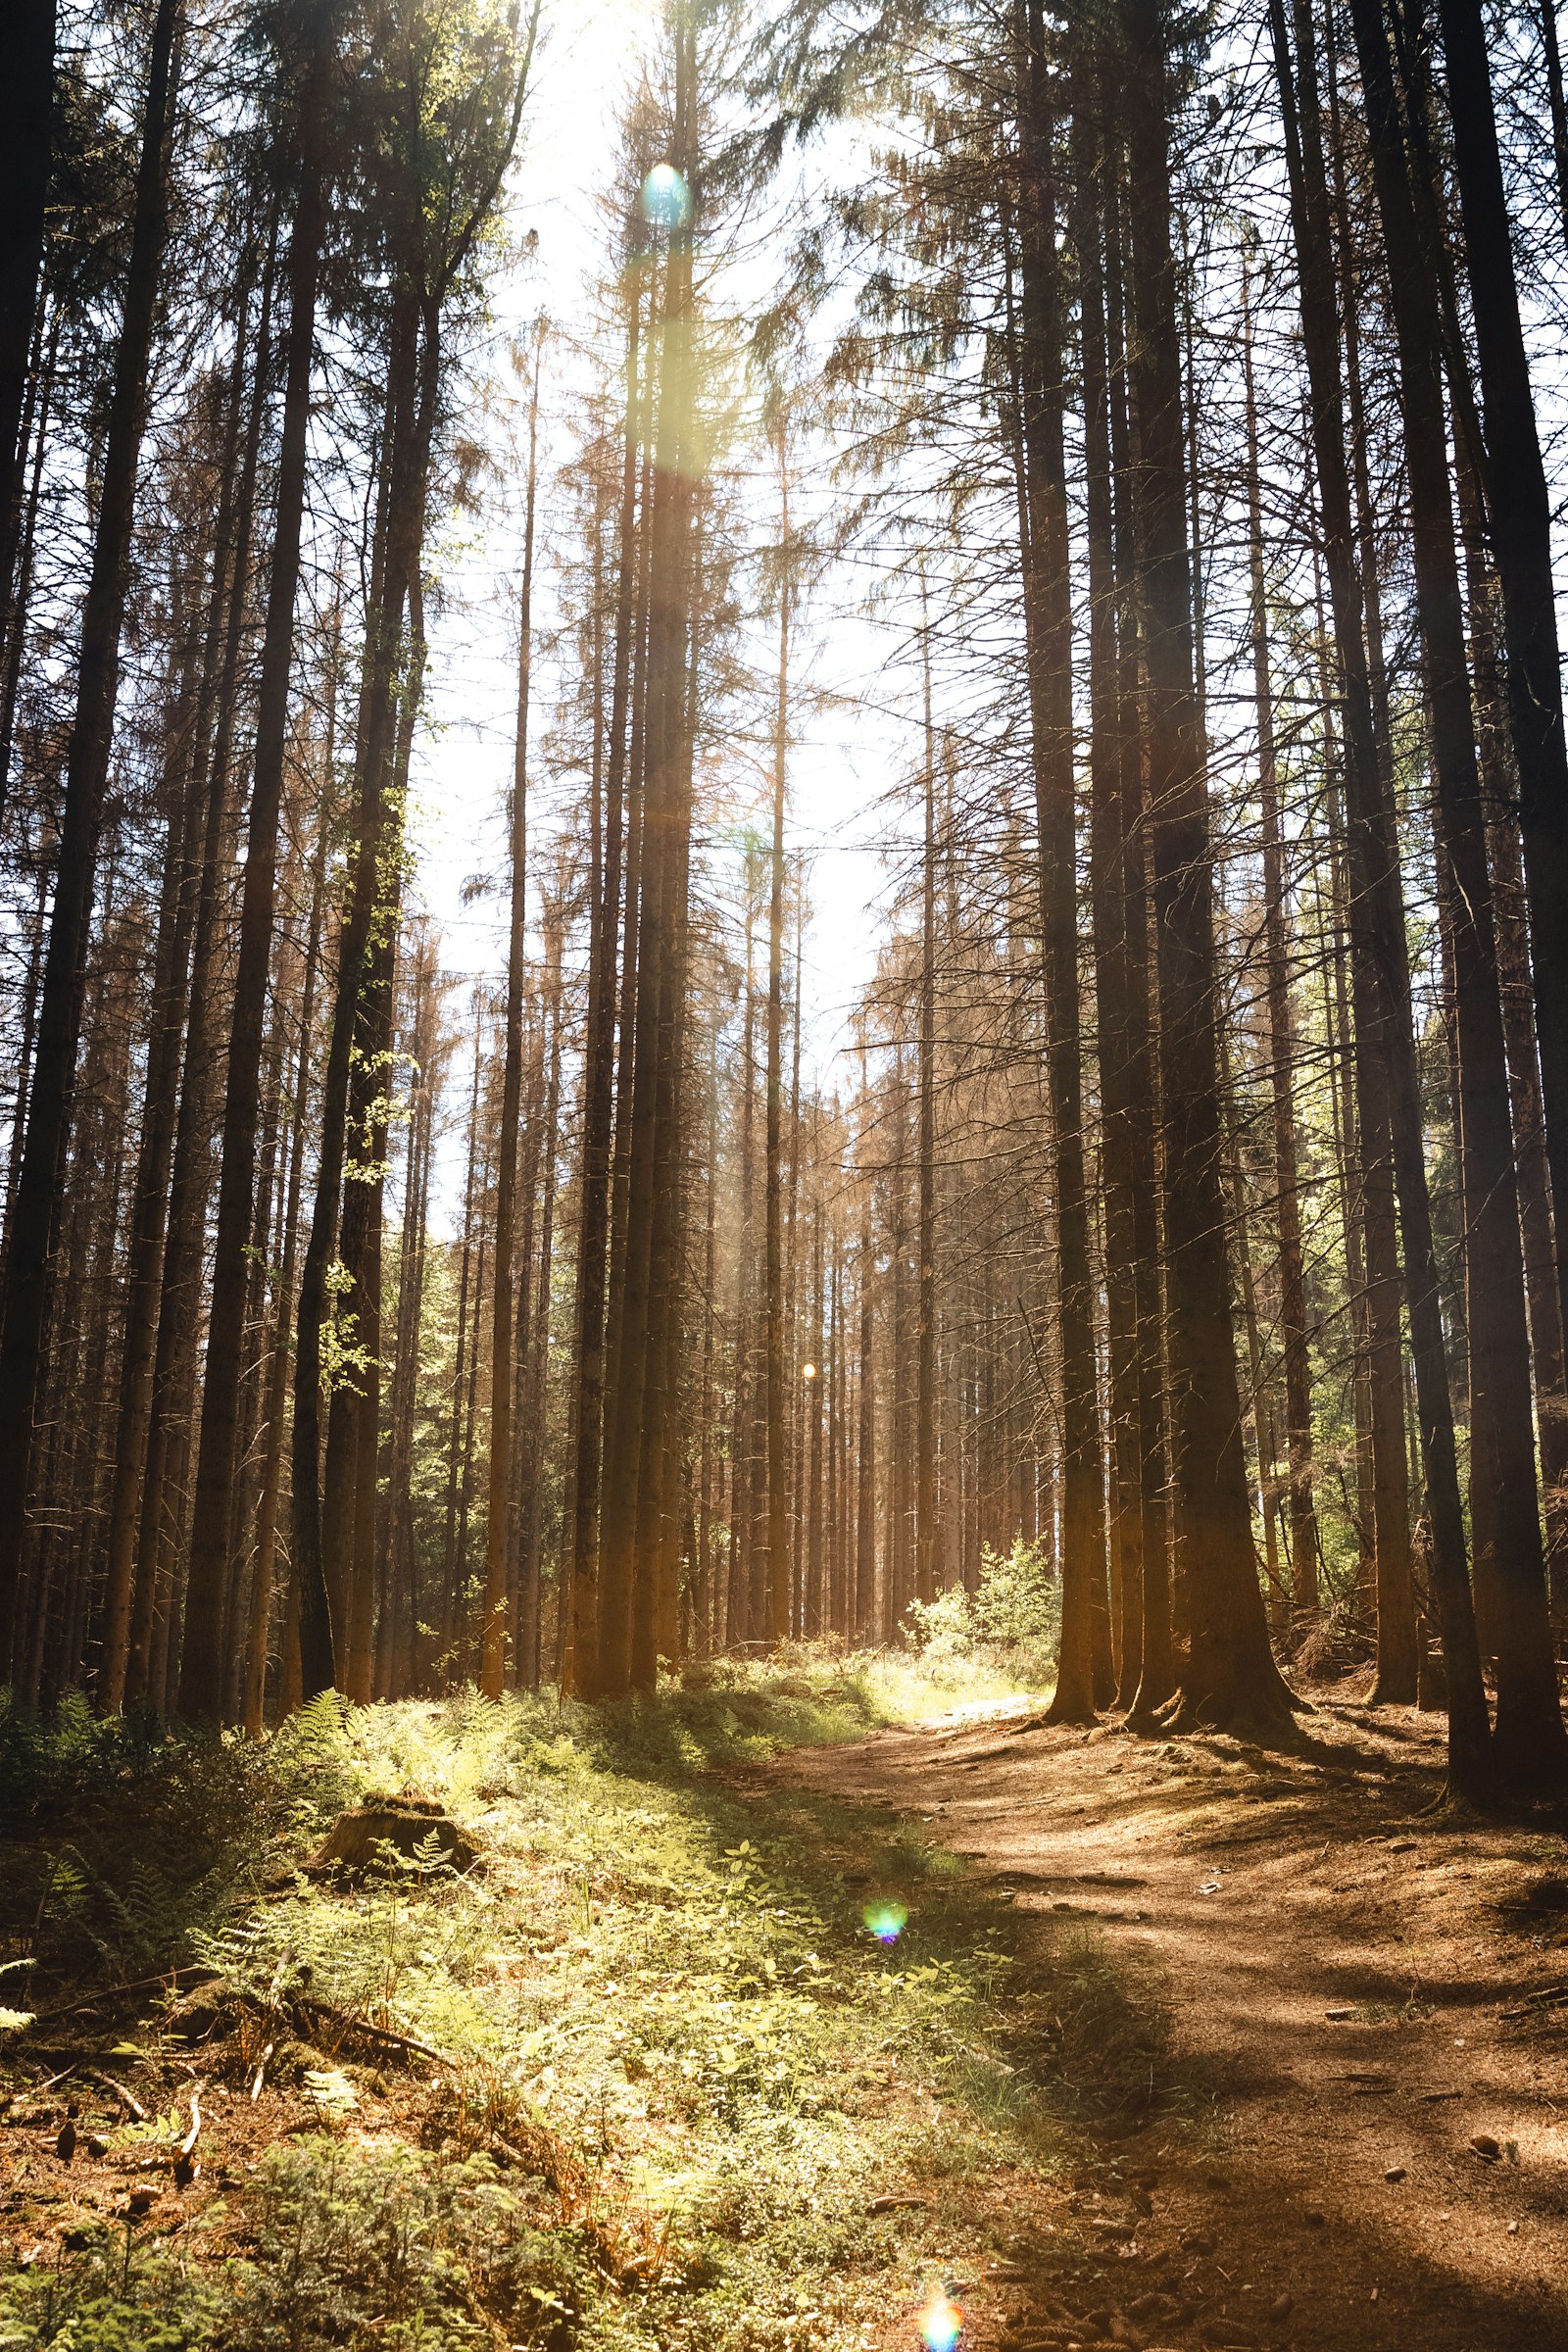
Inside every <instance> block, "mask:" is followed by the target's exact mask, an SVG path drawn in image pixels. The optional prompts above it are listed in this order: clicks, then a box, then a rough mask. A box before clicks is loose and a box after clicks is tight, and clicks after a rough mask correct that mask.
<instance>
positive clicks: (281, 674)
mask: <svg viewBox="0 0 1568 2352" xmlns="http://www.w3.org/2000/svg"><path fill="white" fill-rule="evenodd" d="M334 32H335V23H334V19H333V16H332V14H331V12H330V10H329V9H328V8H327V7H325V6H322V7H319V8H316V9H313V10H311V11H310V12H309V13H308V14H307V16H306V17H305V19H304V22H303V26H302V38H303V41H304V56H303V71H304V78H303V82H302V85H301V92H300V99H299V111H298V115H297V118H296V122H295V126H294V144H295V150H296V153H297V156H298V160H299V168H300V181H299V193H298V195H297V197H296V200H295V207H294V222H293V228H292V232H291V235H290V240H289V257H288V270H287V283H288V299H289V324H288V357H287V362H286V372H285V378H284V391H283V419H282V432H281V437H280V442H279V449H278V467H277V506H276V514H275V518H274V524H273V536H272V562H271V573H270V581H269V587H268V603H267V626H266V633H265V636H264V638H263V643H262V664H261V683H260V690H259V694H258V700H257V709H256V745H255V755H254V768H253V773H252V783H251V798H250V810H249V818H248V825H247V832H246V853H245V889H244V895H243V898H242V900H241V905H240V942H239V960H238V964H237V967H236V970H235V974H234V1010H233V1019H232V1023H231V1026H230V1030H229V1050H228V1076H227V1084H226V1088H225V1093H224V1102H223V1129H222V1153H221V1169H220V1175H219V1195H218V1232H217V1237H216V1240H215V1245H214V1258H213V1280H212V1295H211V1312H210V1316H209V1322H208V1349H207V1369H206V1382H205V1389H204V1394H203V1399H202V1416H201V1448H200V1453H199V1456H198V1460H197V1471H196V1500H195V1507H194V1512H193V1518H192V1527H191V1562H190V1580H189V1601H188V1604H187V1623H186V1631H185V1645H184V1651H183V1656H182V1661H181V1668H180V1679H179V1706H180V1712H181V1713H182V1714H185V1715H188V1716H191V1717H194V1718H197V1719H202V1718H207V1719H211V1718H213V1717H214V1716H216V1715H217V1713H218V1712H219V1708H220V1705H221V1678H222V1658H221V1623H222V1620H221V1608H222V1595H223V1588H224V1583H225V1574H224V1571H225V1567H226V1559H227V1544H228V1523H229V1504H230V1499H231V1496H232V1492H233V1479H234V1430H235V1419H236V1409H237V1406H238V1401H239V1371H240V1355H239V1346H240V1336H241V1333H240V1325H241V1320H242V1316H243V1311H244V1296H245V1281H246V1244H247V1242H248V1241H249V1239H250V1226H251V1210H252V1198H253V1191H254V1186H255V1177H256V1169H255V1156H256V1128H257V1119H258V1114H259V1110H260V1084H261V1057H262V1028H263V1022H264V1019H265V1015H266V1007H267V978H268V970H269V967H270V961H271V952H272V912H273V903H274V898H275V893H276V884H277V837H278V818H279V814H280V811H281V809H282V795H283V771H284V760H285V753H286V748H287V741H288V705H289V683H290V679H291V677H292V674H293V667H294V661H293V656H294V601H295V592H296V590H297V587H298V584H299V572H300V542H301V534H302V526H303V522H304V515H305V473H306V456H307V441H308V437H309V431H310V406H311V375H312V367H313V361H314V357H315V343H316V300H317V286H318V282H319V274H320V262H321V241H322V237H323V235H324V233H325V226H326V173H325V155H324V147H325V139H326V110H327V98H328V87H329V79H330V74H331V69H332V63H333V58H334V55H335V44H334V38H333V36H334ZM297 1565H298V1566H299V1567H300V1570H301V1573H302V1578H304V1577H305V1576H306V1573H307V1569H308V1563H297ZM301 1603H302V1606H301V1618H300V1635H301V1644H302V1648H303V1651H304V1656H305V1674H306V1684H307V1695H310V1694H311V1692H313V1691H315V1690H316V1689H318V1688H319V1687H321V1685H320V1669H321V1666H322V1664H323V1663H324V1659H323V1655H322V1652H323V1646H324V1650H325V1652H326V1653H328V1654H329V1652H330V1647H331V1635H330V1630H329V1629H328V1628H327V1627H326V1625H325V1622H324V1615H325V1613H324V1608H323V1607H322V1606H321V1603H320V1599H319V1595H318V1594H317V1593H315V1592H314V1591H313V1589H312V1586H311V1584H310V1582H309V1581H302V1585H301ZM330 1679H331V1678H330V1676H329V1675H328V1676H327V1681H328V1682H329V1681H330Z"/></svg>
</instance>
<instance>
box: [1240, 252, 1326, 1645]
mask: <svg viewBox="0 0 1568 2352" xmlns="http://www.w3.org/2000/svg"><path fill="white" fill-rule="evenodd" d="M1242 282H1243V295H1242V303H1243V332H1242V359H1243V366H1244V372H1245V377H1246V385H1247V515H1248V542H1249V566H1250V583H1249V584H1250V590H1251V605H1252V611H1251V631H1252V699H1253V706H1254V709H1255V711H1256V718H1257V787H1258V801H1259V809H1260V814H1261V819H1262V832H1263V952H1264V960H1265V965H1266V969H1267V975H1268V1028H1269V1081H1270V1093H1271V1096H1272V1099H1273V1109H1274V1172H1275V1186H1276V1191H1275V1201H1276V1209H1275V1214H1276V1216H1277V1218H1278V1221H1279V1237H1280V1257H1279V1279H1280V1352H1281V1354H1282V1356H1283V1358H1284V1364H1285V1444H1286V1450H1287V1454H1288V1457H1289V1462H1290V1509H1291V1594H1292V1597H1293V1599H1294V1600H1295V1602H1296V1606H1297V1607H1298V1608H1299V1609H1301V1610H1306V1611H1309V1612H1312V1613H1315V1612H1316V1609H1317V1606H1318V1586H1317V1549H1318V1537H1317V1523H1316V1515H1315V1512H1314V1509H1313V1503H1312V1398H1311V1388H1310V1382H1309V1375H1308V1368H1307V1352H1306V1279H1305V1274H1304V1271H1303V1267H1302V1259H1301V1197H1300V1182H1299V1173H1298V1167H1297V1152H1296V1044H1295V1025H1294V1022H1293V1019H1292V1012H1291V983H1290V947H1289V942H1288V939H1287V913H1286V889H1285V847H1284V841H1283V837H1282V834H1281V830H1280V789H1279V768H1278V763H1277V760H1276V755H1275V744H1274V690H1273V685H1272V682H1271V680H1270V677H1269V655H1268V602H1267V586H1266V581H1265V578H1264V570H1263V512H1262V493H1261V490H1260V487H1259V481H1258V448H1257V394H1256V387H1255V384H1254V381H1253V371H1252V329H1251V281H1250V263H1247V264H1244V270H1243V281H1242Z"/></svg>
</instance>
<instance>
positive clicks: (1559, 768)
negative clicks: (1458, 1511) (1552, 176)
mask: <svg viewBox="0 0 1568 2352" xmlns="http://www.w3.org/2000/svg"><path fill="white" fill-rule="evenodd" d="M1550 4H1551V0H1546V5H1547V6H1548V7H1549V6H1550ZM1439 15H1440V17H1441V20H1442V24H1443V43H1444V48H1445V49H1446V53H1447V60H1448V74H1447V81H1446V98H1447V109H1448V120H1449V122H1450V123H1451V124H1452V127H1453V159H1454V166H1455V172H1456V175H1457V178H1458V182H1459V209H1460V215H1461V218H1462V220H1463V223H1464V243H1465V256H1466V260H1467V263H1468V266H1469V268H1468V274H1469V280H1470V305H1471V318H1472V321H1473V325H1474V331H1475V348H1476V357H1477V360H1478V361H1479V364H1480V374H1481V396H1482V404H1483V412H1484V429H1485V447H1486V470H1487V477H1488V489H1489V492H1490V496H1489V499H1488V510H1489V515H1490V519H1491V523H1492V537H1493V545H1494V547H1495V553H1496V562H1497V582H1498V586H1499V587H1500V589H1501V591H1502V613H1503V630H1504V636H1505V639H1506V644H1507V654H1508V664H1507V666H1508V708H1509V713H1510V716H1511V718H1512V721H1513V745H1514V760H1515V764H1516V767H1517V770H1518V783H1519V810H1520V818H1521V822H1522V826H1523V832H1524V853H1525V876H1526V882H1527V885H1528V889H1529V897H1530V913H1531V950H1532V958H1533V964H1534V970H1535V982H1536V1032H1537V1037H1538V1039H1539V1041H1540V1051H1541V1077H1542V1093H1543V1098H1544V1104H1545V1113H1546V1159H1547V1164H1548V1166H1549V1168H1550V1171H1551V1194H1552V1208H1553V1211H1554V1216H1555V1223H1556V1229H1557V1232H1558V1234H1559V1236H1561V1235H1562V1234H1564V1233H1568V938H1565V937H1564V926H1563V921H1562V909H1563V907H1564V904H1565V903H1568V736H1565V734H1564V728H1563V700H1562V663H1561V656H1560V650H1559V647H1558V642H1557V605H1556V588H1555V582H1554V579H1553V574H1552V552H1551V520H1552V515H1551V494H1550V492H1549V490H1548V488H1547V484H1546V471H1545V467H1544V465H1543V463H1542V457H1541V438H1540V434H1539V432H1538V430H1537V424H1536V407H1535V400H1534V397H1533V394H1532V391H1531V385H1530V365H1529V361H1528V358H1527V356H1526V352H1525V342H1524V333H1523V329H1522V327H1521V324H1520V319H1519V293H1518V287H1517V285H1516V283H1515V278H1514V266H1513V238H1512V234H1511V230H1510V225H1509V221H1508V206H1507V198H1506V195H1505V193H1504V189H1503V180H1502V166H1501V162H1500V159H1499V157H1498V153H1497V125H1496V119H1495V113H1494V109H1493V101H1492V73H1491V66H1490V63H1489V60H1488V55H1487V39H1486V30H1485V26H1484V24H1483V20H1482V14H1481V6H1480V0H1440V6H1439ZM1553 31H1555V27H1553ZM1557 1286H1558V1300H1559V1311H1560V1317H1561V1321H1562V1323H1563V1326H1564V1328H1565V1329H1568V1250H1564V1249H1563V1248H1562V1246H1561V1244H1560V1242H1559V1248H1558V1265H1557ZM1499 1707H1500V1692H1499ZM1502 1730H1503V1727H1502V1724H1501V1722H1500V1719H1499V1724H1498V1733H1499V1738H1501V1736H1502ZM1551 1737H1552V1740H1553V1744H1555V1735H1552V1736H1551Z"/></svg>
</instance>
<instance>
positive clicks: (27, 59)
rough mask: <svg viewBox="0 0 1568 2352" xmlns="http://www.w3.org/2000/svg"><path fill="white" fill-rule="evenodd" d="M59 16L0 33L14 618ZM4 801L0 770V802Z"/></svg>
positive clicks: (33, 16)
mask: <svg viewBox="0 0 1568 2352" xmlns="http://www.w3.org/2000/svg"><path fill="white" fill-rule="evenodd" d="M57 14H58V8H57V0H25V5H23V6H21V7H19V8H18V9H17V10H16V11H15V13H14V14H13V15H12V17H11V19H10V22H9V24H8V25H7V26H6V29H5V31H4V34H3V35H0V69H3V71H0V91H3V96H0V610H4V609H6V608H8V607H9V608H10V610H11V611H12V612H13V613H14V612H15V610H16V608H15V605H14V603H13V600H12V595H11V589H12V581H13V577H14V574H15V569H16V560H17V539H18V531H19V523H20V510H21V500H20V497H18V496H16V495H14V492H13V478H14V475H13V468H14V467H15V469H16V471H15V479H16V481H17V482H18V484H20V480H21V467H22V466H23V464H24V462H25V447H24V435H23V430H22V418H23V412H24V410H25V407H26V403H27V373H28V368H27V358H28V353H29V352H30V350H31V348H32V342H33V320H34V317H35V315H36V311H37V302H38V273H39V270H40V269H41V267H42V263H43V239H44V207H45V203H46V201H47V198H48V193H49V161H50V149H51V146H52V134H53V117H54V98H55V22H56V17H57ZM155 37H156V36H155ZM4 799H5V775H4V769H3V768H0V803H3V802H4Z"/></svg>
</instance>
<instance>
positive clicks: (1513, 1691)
mask: <svg viewBox="0 0 1568 2352" xmlns="http://www.w3.org/2000/svg"><path fill="white" fill-rule="evenodd" d="M1353 19H1354V24H1355V33H1356V50H1357V55H1358V57H1359V60H1360V66H1361V79H1362V87H1363V90H1364V92H1365V95H1366V106H1367V123H1368V131H1369V135H1370V140H1371V147H1372V162H1373V174H1374V180H1375V184H1376V188H1377V196H1378V210H1379V213H1380V215H1381V218H1382V224H1383V244H1384V252H1385V255H1386V257H1387V261H1388V270H1389V288H1390V294H1391V297H1392V308H1393V314H1394V324H1395V335H1396V341H1397V350H1398V364H1399V389H1400V405H1401V410H1402V417H1403V424H1404V452H1405V466H1406V473H1407V478H1408V482H1409V490H1410V523H1411V535H1412V541H1413V552H1414V568H1415V583H1416V606H1417V613H1418V617H1419V621H1420V629H1421V644H1422V657H1423V667H1424V671H1425V676H1426V686H1427V694H1428V698H1429V704H1430V710H1431V720H1432V751H1433V764H1434V768H1435V770H1436V783H1437V798H1438V814H1439V822H1440V831H1441V842H1442V847H1443V850H1444V852H1445V853H1446V858H1447V862H1448V866H1449V871H1450V874H1451V878H1452V883H1453V889H1452V893H1451V899H1450V904H1451V907H1452V919H1453V958H1454V988H1455V1013H1456V1020H1457V1029H1458V1045H1459V1060H1460V1071H1459V1080H1460V1101H1459V1106H1458V1107H1459V1114H1460V1143H1461V1159H1462V1172H1463V1198H1464V1209H1465V1226H1466V1242H1467V1247H1466V1253H1465V1304H1466V1309H1467V1317H1468V1323H1469V1336H1470V1397H1471V1497H1472V1517H1473V1521H1474V1524H1475V1528H1476V1538H1477V1552H1478V1557H1477V1579H1478V1584H1479V1582H1480V1580H1481V1577H1482V1576H1483V1575H1484V1574H1486V1575H1487V1576H1488V1581H1489V1582H1490V1583H1492V1584H1493V1586H1494V1588H1495V1592H1496V1594H1497V1599H1498V1625H1497V1723H1496V1732H1495V1746H1496V1755H1497V1761H1498V1763H1499V1765H1500V1766H1501V1767H1502V1769H1503V1770H1504V1771H1505V1772H1507V1773H1508V1774H1509V1775H1510V1776H1512V1777H1514V1778H1517V1779H1519V1780H1521V1781H1523V1782H1527V1783H1529V1784H1531V1785H1533V1786H1545V1785H1548V1784H1553V1783H1555V1782H1558V1781H1560V1780H1562V1779H1563V1778H1564V1776H1568V1733H1565V1731H1564V1727H1563V1724H1562V1719H1561V1715H1560V1712H1559V1708H1558V1699H1557V1675H1556V1665H1555V1660H1554V1658H1553V1655H1552V1648H1551V1637H1550V1628H1549V1624H1548V1619H1547V1608H1546V1578H1545V1564H1544V1556H1543V1551H1542V1543H1541V1521H1540V1516H1539V1512H1538V1508H1537V1497H1536V1463H1535V1447H1534V1445H1533V1443H1532V1429H1531V1395H1530V1349H1529V1336H1528V1330H1527V1326H1526V1318H1525V1301H1524V1267H1523V1260H1522V1256H1521V1250H1520V1239H1519V1204H1518V1194H1517V1189H1516V1185H1515V1181H1514V1159H1513V1135H1512V1126H1511V1116H1510V1105H1509V1100H1508V1076H1507V1059H1506V1053H1505V1048H1504V1042H1503V1031H1502V1010H1501V1002H1500V998H1499V995H1498V985H1497V963H1496V942H1495V931H1494V926H1493V919H1492V884H1491V876H1490V873H1489V871H1488V866H1487V854H1486V833H1485V817H1484V811H1483V809H1482V803H1481V785H1480V776H1479V773H1478V770H1477V766H1476V747H1475V730H1474V721H1473V713H1472V710H1471V703H1470V680H1469V670H1468V663H1467V658H1466V649H1465V638H1464V606H1463V599H1462V597H1461V594H1460V588H1459V571H1458V558H1457V555H1456V552H1455V547H1454V534H1453V512H1452V495H1451V489H1450V484H1449V478H1448V462H1447V449H1446V417H1445V413H1444V401H1443V356H1442V355H1443V333H1442V322H1441V317H1440V312H1439V302H1438V292H1437V288H1436V285H1435V283H1434V278H1433V275H1432V273H1431V271H1430V270H1429V269H1428V267H1427V263H1426V257H1425V256H1424V255H1423V252H1422V249H1421V231H1420V227H1419V224H1418V217H1417V209H1416V205H1415V203H1414V202H1413V200H1412V192H1411V185H1410V180H1409V177H1408V172H1409V162H1410V159H1409V158H1408V156H1407V150H1406V141H1405V131H1404V127H1403V125H1402V124H1401V120H1400V114H1399V107H1398V98H1397V91H1396V87H1395V80H1394V72H1393V67H1392V63H1391V60H1390V56H1389V47H1388V38H1387V34H1386V32H1385V29H1384V25H1383V21H1382V16H1381V11H1380V8H1379V6H1378V0H1354V6H1353ZM1414 161H1415V166H1416V169H1417V170H1419V169H1421V168H1422V167H1421V160H1420V158H1419V156H1417V157H1416V158H1415V159H1414ZM1527 388H1528V387H1527ZM1514 422H1515V424H1516V426H1517V422H1518V420H1517V419H1514ZM1506 604H1507V599H1506V594H1505V597H1504V605H1505V610H1506ZM1552 642H1553V646H1554V645H1555V637H1554V635H1553V640H1552ZM1509 650H1510V656H1512V655H1513V652H1514V647H1513V642H1512V633H1511V632H1510V649H1509ZM1511 667H1512V662H1511V661H1510V668H1511ZM1553 673H1554V675H1553V682H1554V683H1555V653H1553ZM1558 711H1559V716H1558V720H1557V729H1558V743H1559V756H1560V740H1561V716H1560V699H1559V703H1558ZM1516 728H1517V718H1516ZM1538 741H1539V738H1538ZM1516 753H1518V754H1519V758H1520V782H1521V788H1522V791H1523V792H1524V793H1525V794H1527V795H1528V793H1529V790H1530V787H1529V785H1528V784H1527V783H1526V766H1527V760H1526V757H1525V755H1524V754H1523V753H1522V751H1521V749H1520V747H1519V745H1518V744H1517V741H1516ZM1565 814H1568V800H1565ZM1527 840H1528V835H1527ZM1537 979H1538V1002H1539V1004H1540V1009H1541V1012H1542V1016H1543V1021H1544V1022H1545V1021H1547V1020H1550V1019H1552V1018H1557V1017H1559V1014H1558V1012H1557V1009H1556V1007H1555V1005H1554V1004H1553V1001H1552V998H1551V995H1550V993H1549V991H1548V992H1547V993H1546V995H1545V996H1544V998H1543V997H1541V996H1540V994H1539V991H1540V980H1541V974H1540V971H1539V969H1538V974H1537ZM1563 1013H1564V1016H1568V1007H1564V1008H1563ZM1549 1100H1550V1098H1549V1096H1548V1103H1549ZM1549 1118H1550V1113H1549V1111H1548V1138H1549ZM1548 1149H1549V1144H1548ZM1487 1544H1490V1545H1491V1546H1492V1547H1493V1558H1492V1561H1491V1562H1490V1563H1489V1562H1488V1561H1487V1560H1486V1559H1485V1556H1484V1550H1483V1547H1484V1546H1485V1545H1487Z"/></svg>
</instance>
